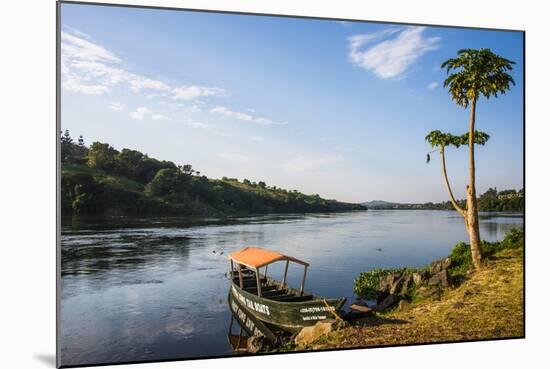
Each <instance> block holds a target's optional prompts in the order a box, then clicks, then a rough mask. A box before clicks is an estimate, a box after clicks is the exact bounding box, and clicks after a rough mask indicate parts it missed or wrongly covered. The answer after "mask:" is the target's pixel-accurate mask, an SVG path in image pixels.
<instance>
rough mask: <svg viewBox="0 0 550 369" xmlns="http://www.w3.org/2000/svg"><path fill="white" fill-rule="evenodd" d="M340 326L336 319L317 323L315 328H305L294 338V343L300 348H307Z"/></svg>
mask: <svg viewBox="0 0 550 369" xmlns="http://www.w3.org/2000/svg"><path fill="white" fill-rule="evenodd" d="M340 324H341V323H339V322H338V321H337V320H336V319H325V320H322V321H319V322H317V323H316V324H315V325H314V326H311V327H304V328H302V330H301V331H300V332H299V333H298V335H297V336H296V337H295V338H294V343H295V344H296V345H298V346H299V347H305V346H307V345H309V344H310V343H312V342H313V341H315V340H316V339H318V338H319V337H321V336H322V335H325V334H328V333H330V332H332V331H334V330H337V329H339V327H340Z"/></svg>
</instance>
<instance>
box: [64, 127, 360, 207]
mask: <svg viewBox="0 0 550 369" xmlns="http://www.w3.org/2000/svg"><path fill="white" fill-rule="evenodd" d="M60 140H61V163H62V165H61V202H62V212H63V215H68V214H106V213H107V214H130V215H132V214H133V215H146V214H151V215H153V214H156V215H202V216H205V215H230V214H254V213H260V214H261V213H295V212H296V213H302V212H333V211H348V210H365V209H366V208H365V207H364V206H361V205H358V204H349V203H342V202H338V201H335V200H326V199H323V198H321V197H320V196H319V195H318V194H315V195H306V194H303V193H300V192H298V191H297V190H286V189H283V188H278V187H276V186H268V185H267V184H266V183H265V182H263V181H259V182H254V181H251V180H248V179H244V180H243V181H242V182H241V181H239V180H238V179H236V178H228V177H223V178H221V179H211V178H208V177H206V176H204V175H201V173H200V172H199V171H196V170H195V169H194V168H193V167H192V165H190V164H184V165H177V164H175V163H174V162H172V161H165V160H157V159H155V158H151V157H149V156H148V155H147V154H144V153H142V152H140V151H137V150H132V149H128V148H124V149H122V150H120V151H119V150H117V149H115V148H114V147H112V146H111V145H110V144H108V143H102V142H93V143H92V144H91V145H89V146H87V145H86V144H85V142H84V138H83V137H82V136H79V138H78V139H77V140H76V141H75V140H73V138H72V137H71V135H70V132H69V131H68V130H65V131H64V132H63V133H61V137H60Z"/></svg>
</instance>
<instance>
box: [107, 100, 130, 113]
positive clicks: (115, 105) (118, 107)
mask: <svg viewBox="0 0 550 369" xmlns="http://www.w3.org/2000/svg"><path fill="white" fill-rule="evenodd" d="M107 107H108V108H109V109H111V110H114V111H124V110H125V109H126V105H124V104H123V103H119V102H112V103H109V105H108V106H107Z"/></svg>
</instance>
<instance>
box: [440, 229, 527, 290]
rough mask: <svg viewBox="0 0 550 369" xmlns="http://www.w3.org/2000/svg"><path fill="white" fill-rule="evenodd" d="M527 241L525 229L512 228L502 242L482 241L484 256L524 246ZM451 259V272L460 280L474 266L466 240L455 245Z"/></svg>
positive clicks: (452, 276)
mask: <svg viewBox="0 0 550 369" xmlns="http://www.w3.org/2000/svg"><path fill="white" fill-rule="evenodd" d="M524 242H525V234H524V231H523V229H517V228H513V229H511V230H510V231H509V232H508V233H507V234H506V236H505V237H504V239H503V240H502V241H500V242H487V241H482V242H481V252H482V254H483V258H490V257H492V256H493V255H495V254H496V253H497V252H499V251H502V250H507V249H517V248H522V247H523V246H524ZM449 258H450V259H451V267H450V268H449V274H450V276H451V278H452V279H453V280H455V281H460V280H462V279H464V278H465V277H466V274H467V272H468V270H469V269H470V268H471V267H472V256H471V250H470V245H468V244H467V243H464V242H459V243H457V244H456V245H455V247H453V249H452V250H451V253H450V254H449Z"/></svg>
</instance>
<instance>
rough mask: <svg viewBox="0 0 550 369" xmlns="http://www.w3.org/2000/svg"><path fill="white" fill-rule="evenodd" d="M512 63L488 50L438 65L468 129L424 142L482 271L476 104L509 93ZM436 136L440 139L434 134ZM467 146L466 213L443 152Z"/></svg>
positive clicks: (482, 138) (481, 140)
mask: <svg viewBox="0 0 550 369" xmlns="http://www.w3.org/2000/svg"><path fill="white" fill-rule="evenodd" d="M513 64H515V63H514V62H513V61H510V60H508V59H505V58H503V57H501V56H499V55H496V54H494V53H493V52H492V51H491V50H490V49H479V50H476V49H462V50H459V51H458V56H457V57H456V58H451V59H449V60H447V61H445V62H444V63H443V64H441V68H446V70H447V78H446V79H445V82H444V83H443V86H444V87H446V88H448V89H449V93H450V95H451V97H452V99H453V101H454V102H455V103H456V104H457V105H459V106H461V107H464V108H468V107H470V125H469V129H468V133H466V134H464V135H462V136H453V135H449V134H442V133H441V132H439V131H433V132H431V133H430V134H429V135H428V136H426V140H428V142H430V143H431V144H432V146H436V147H438V148H439V149H440V152H441V157H442V165H443V174H444V179H445V184H446V186H447V190H448V192H449V196H450V198H451V202H452V203H453V206H454V207H455V209H456V210H457V211H458V212H459V213H460V214H461V215H462V217H463V218H464V222H465V224H466V229H467V231H468V234H469V236H470V247H471V252H472V262H473V264H474V266H475V268H476V269H478V270H479V269H480V268H481V259H482V254H481V239H480V236H479V215H478V208H477V198H476V186H475V183H476V179H475V178H476V177H475V159H474V145H475V144H476V143H477V144H482V145H483V144H485V142H486V141H487V139H488V138H489V136H488V135H487V134H485V133H483V132H478V131H476V130H475V120H476V104H477V101H478V98H479V96H480V95H483V96H485V97H486V98H487V99H488V98H490V97H491V96H494V97H498V95H499V94H504V93H506V91H507V90H509V89H510V83H511V84H513V85H515V82H514V80H513V78H512V77H511V76H510V75H509V74H508V72H509V71H511V70H512V65H513ZM436 132H439V135H438V134H437V133H436ZM449 145H454V146H456V147H459V146H461V145H468V148H469V177H470V178H469V184H468V186H466V209H463V208H461V207H460V206H459V205H458V204H457V202H456V201H455V199H454V197H453V194H452V191H451V188H450V186H449V181H448V179H447V174H446V167H445V154H444V149H445V147H446V146H449Z"/></svg>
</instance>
